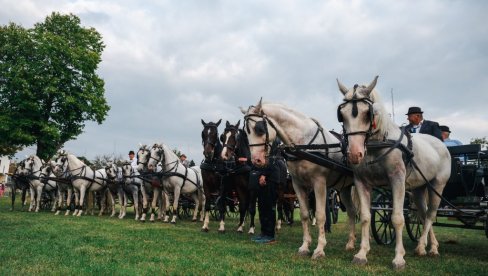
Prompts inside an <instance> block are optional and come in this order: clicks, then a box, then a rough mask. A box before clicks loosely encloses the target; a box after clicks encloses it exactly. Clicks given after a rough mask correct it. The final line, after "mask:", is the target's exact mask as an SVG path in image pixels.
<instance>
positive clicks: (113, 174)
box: [105, 161, 117, 179]
mask: <svg viewBox="0 0 488 276" xmlns="http://www.w3.org/2000/svg"><path fill="white" fill-rule="evenodd" d="M105 172H106V173H107V177H108V178H109V179H115V178H117V166H116V165H115V163H114V162H113V161H109V162H107V165H105Z"/></svg>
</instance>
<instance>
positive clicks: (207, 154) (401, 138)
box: [12, 77, 451, 269]
mask: <svg viewBox="0 0 488 276" xmlns="http://www.w3.org/2000/svg"><path fill="white" fill-rule="evenodd" d="M377 78H378V77H376V78H375V79H374V80H373V81H372V82H371V83H370V84H369V85H357V84H356V85H354V86H353V87H351V88H347V87H346V86H344V85H343V84H342V83H341V82H340V81H339V80H337V83H338V86H339V90H340V92H341V93H342V95H343V96H344V98H343V102H342V103H341V104H340V105H339V106H338V109H337V117H338V118H337V119H338V121H339V122H340V123H342V126H343V133H342V135H340V136H338V135H335V134H334V133H332V132H329V131H327V130H326V129H325V128H324V127H323V126H322V124H321V123H320V122H319V121H318V120H316V119H314V118H310V117H308V116H307V115H305V114H302V113H301V112H298V111H296V110H294V109H292V108H289V107H287V106H285V105H282V104H277V103H263V102H262V100H260V101H259V102H258V103H257V104H256V105H255V106H250V107H249V108H248V109H243V108H241V111H242V113H243V115H244V118H243V125H242V127H241V126H240V123H241V121H238V122H237V123H235V124H232V123H230V122H228V121H227V122H226V124H225V129H224V132H223V133H222V134H220V135H219V131H218V128H219V126H220V124H221V120H219V121H217V122H208V123H207V122H205V121H204V120H202V121H201V122H202V125H203V130H202V133H201V138H202V147H203V156H204V160H203V161H202V163H201V165H199V166H193V167H185V166H184V165H183V164H182V163H181V162H180V161H179V158H178V156H177V155H176V154H175V153H174V152H173V151H172V150H171V149H170V148H169V147H168V146H167V145H165V144H163V143H155V144H154V145H152V146H147V145H141V147H140V148H139V150H138V152H137V167H132V166H131V164H130V163H124V164H123V165H121V166H117V165H116V164H115V163H108V164H107V165H106V167H105V168H102V169H99V170H93V169H91V168H90V167H88V166H86V165H85V164H84V163H83V162H82V161H81V160H79V159H78V158H77V157H76V156H75V155H73V154H71V153H68V152H66V151H60V152H58V154H57V156H56V157H55V159H54V160H53V161H49V162H46V163H44V162H43V161H42V160H40V159H39V158H38V157H36V156H31V157H29V158H27V159H26V160H24V161H22V162H20V163H19V165H18V167H17V170H16V172H15V175H16V177H15V183H16V184H15V186H14V189H15V188H20V189H23V190H24V191H25V190H26V189H27V188H29V189H30V195H31V205H30V207H29V211H36V212H37V211H39V201H40V195H41V193H42V191H43V190H44V191H46V192H48V193H54V191H57V192H58V195H57V196H53V197H55V198H56V203H55V204H53V211H56V214H59V212H60V210H61V208H62V207H63V206H69V205H70V204H71V203H70V202H69V201H70V200H71V197H72V196H71V194H73V193H74V194H75V196H74V200H75V211H74V213H73V215H77V216H81V215H82V213H83V210H84V209H83V206H84V202H85V200H86V196H87V194H89V193H98V194H99V197H100V198H101V200H100V201H101V208H100V213H99V214H100V215H101V214H102V213H103V212H104V209H105V208H106V206H107V205H110V206H111V216H114V215H115V213H116V210H115V207H114V206H115V204H114V203H115V201H114V198H116V197H117V198H118V202H119V203H120V205H121V208H120V212H119V216H118V217H119V218H124V217H125V215H126V208H127V203H128V202H129V201H132V202H133V204H134V210H135V220H140V221H145V219H146V215H147V214H149V215H150V221H154V220H155V219H156V215H157V218H158V219H161V220H163V221H165V222H171V223H176V219H177V215H176V214H175V210H177V209H178V202H179V198H180V195H182V194H184V195H187V196H189V197H191V198H192V199H193V200H194V202H195V210H194V212H193V217H192V220H193V221H197V220H198V219H200V221H201V222H203V225H202V228H201V230H202V231H203V232H207V231H209V228H210V226H209V224H210V214H209V213H210V211H211V208H212V206H217V209H218V221H219V228H218V231H219V232H225V231H226V230H225V215H226V213H227V205H228V204H227V203H228V197H229V195H230V194H231V193H232V192H234V193H235V194H237V197H238V202H239V223H238V226H237V231H238V232H243V231H244V222H245V218H246V216H248V217H249V218H250V219H249V222H250V223H249V230H248V233H250V234H254V232H255V224H254V216H255V213H256V212H255V208H256V195H257V192H258V191H257V189H256V187H253V186H252V185H249V174H250V171H251V170H252V167H253V166H255V167H264V166H267V165H268V162H269V158H270V151H271V146H272V144H273V142H274V141H275V140H276V139H278V138H279V140H280V141H281V143H282V144H281V147H282V148H283V149H284V148H288V149H296V148H300V147H301V148H303V149H306V151H307V150H309V151H313V153H314V154H318V155H320V156H322V158H326V159H327V160H330V162H336V164H344V165H345V166H347V167H348V168H350V171H352V173H344V171H341V170H337V169H335V168H334V167H328V166H324V165H322V164H319V163H317V162H311V160H307V159H306V158H299V157H297V156H298V155H294V154H293V151H288V154H285V157H286V159H287V170H288V172H289V175H290V176H291V179H292V181H291V184H292V186H293V190H294V193H295V194H296V198H297V199H298V202H299V208H300V218H301V223H302V228H303V241H302V244H301V246H300V247H299V248H298V254H300V255H307V256H308V255H309V254H310V247H311V246H312V237H311V235H310V228H309V225H310V217H309V200H308V197H309V194H310V192H312V193H313V194H314V195H315V204H314V205H315V219H316V220H317V231H318V235H317V244H316V247H315V249H314V250H313V253H312V254H311V256H312V258H313V259H317V258H321V257H324V256H325V252H324V248H325V246H326V244H327V241H326V237H325V232H326V231H325V228H324V225H325V220H326V216H325V204H326V199H327V189H330V188H334V189H336V190H337V191H340V197H341V202H342V203H343V204H344V205H345V207H346V211H347V216H348V220H347V221H348V226H349V235H348V241H347V243H346V247H345V248H346V250H354V248H355V241H356V234H355V222H356V217H357V214H359V218H360V219H359V222H360V224H361V236H360V237H361V241H360V248H359V251H358V252H357V253H356V254H355V255H354V258H353V263H356V264H359V265H364V264H366V263H367V253H368V252H369V250H370V245H369V239H370V234H369V231H370V230H369V229H370V223H371V211H370V205H371V193H372V189H373V187H377V186H381V187H386V188H388V189H391V192H392V197H393V198H392V201H393V211H392V216H391V223H392V225H393V227H394V229H395V232H396V233H402V230H403V227H404V224H405V220H404V216H403V203H404V198H405V191H406V190H409V191H411V192H412V194H413V198H414V201H415V205H416V207H417V208H418V211H419V214H420V217H421V219H422V221H423V226H424V227H423V232H422V235H421V238H420V239H419V242H418V246H417V248H416V249H415V253H416V254H417V255H420V256H423V255H426V254H427V251H426V247H427V244H428V242H430V250H429V252H428V254H430V255H434V256H436V255H439V252H438V247H439V243H438V242H437V240H436V238H435V234H434V230H433V227H432V224H433V221H434V220H435V216H436V212H437V208H438V206H439V203H440V200H441V199H440V198H439V196H438V194H441V193H442V191H443V189H444V186H445V184H446V182H447V180H448V178H449V176H450V169H451V163H450V155H449V152H448V150H447V148H446V147H445V146H444V144H443V143H442V142H441V141H440V140H438V139H437V138H434V137H432V136H429V135H424V134H409V133H406V132H404V131H403V129H402V128H401V127H399V126H398V125H396V124H395V123H394V122H393V121H392V120H391V118H390V117H389V116H388V113H387V112H386V110H385V107H384V105H383V103H382V101H381V99H380V97H379V94H378V92H377V91H376V90H375V86H376V83H377ZM334 145H339V146H334ZM287 184H290V183H280V185H278V186H279V187H278V193H279V194H280V195H281V196H279V199H278V210H283V209H284V207H283V206H288V205H289V204H290V201H289V200H286V197H285V196H283V195H284V194H285V193H287V192H286V191H285V190H286V189H287V187H289V185H288V186H287ZM23 195H24V197H25V193H23ZM12 196H13V197H12V208H13V204H14V201H15V192H14V193H12ZM65 199H67V200H68V202H66V204H65V202H64V201H65ZM170 199H171V200H172V201H173V202H172V203H171V202H170ZM23 201H24V200H23ZM110 201H111V202H110ZM108 203H111V204H108ZM291 204H293V203H291ZM291 208H293V207H291ZM66 209H67V210H66V213H65V215H68V214H69V212H70V211H69V208H66ZM156 211H158V213H157V214H156ZM171 215H172V217H170V216H171ZM198 215H200V217H198ZM278 218H279V220H280V222H279V223H277V227H278V228H279V227H280V225H281V220H284V219H285V218H284V216H283V214H282V212H279V215H278ZM288 221H289V219H288ZM395 239H396V245H395V256H394V259H393V261H392V265H393V267H394V268H395V269H402V268H404V267H405V265H406V262H405V260H404V255H405V249H404V247H403V240H402V235H401V234H397V235H395Z"/></svg>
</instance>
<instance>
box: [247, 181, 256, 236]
mask: <svg viewBox="0 0 488 276" xmlns="http://www.w3.org/2000/svg"><path fill="white" fill-rule="evenodd" d="M256 200H257V195H256V190H255V189H252V188H251V189H249V205H248V209H249V215H250V220H251V221H250V222H249V231H248V232H247V233H248V234H250V235H254V232H255V230H256V225H255V224H254V217H255V216H256Z"/></svg>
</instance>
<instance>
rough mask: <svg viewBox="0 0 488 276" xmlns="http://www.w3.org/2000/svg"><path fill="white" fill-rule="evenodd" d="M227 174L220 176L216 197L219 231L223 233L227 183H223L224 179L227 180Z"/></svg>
mask: <svg viewBox="0 0 488 276" xmlns="http://www.w3.org/2000/svg"><path fill="white" fill-rule="evenodd" d="M227 178H228V176H225V177H222V179H221V183H220V194H219V198H218V206H219V219H220V224H219V230H218V231H219V233H225V211H226V209H227V189H226V187H227V185H225V181H226V180H227Z"/></svg>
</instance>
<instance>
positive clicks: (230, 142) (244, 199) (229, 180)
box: [220, 120, 257, 234]
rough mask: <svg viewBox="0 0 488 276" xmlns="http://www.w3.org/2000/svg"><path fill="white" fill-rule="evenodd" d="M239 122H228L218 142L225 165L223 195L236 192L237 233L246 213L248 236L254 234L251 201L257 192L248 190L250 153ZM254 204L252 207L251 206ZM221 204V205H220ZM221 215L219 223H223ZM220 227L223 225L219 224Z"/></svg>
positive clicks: (241, 228)
mask: <svg viewBox="0 0 488 276" xmlns="http://www.w3.org/2000/svg"><path fill="white" fill-rule="evenodd" d="M239 124H240V120H239V121H238V122H237V124H235V125H232V124H230V123H229V122H228V121H227V122H226V125H225V130H224V133H222V135H221V136H220V141H221V142H222V143H223V149H222V153H221V157H222V160H223V162H224V165H225V173H224V174H223V179H222V187H223V190H224V193H223V194H227V193H228V192H229V191H231V190H232V189H234V190H235V191H236V192H237V197H238V199H239V214H240V216H239V226H238V228H237V231H238V232H242V231H243V227H244V219H245V217H246V213H247V212H248V211H249V214H250V220H251V221H250V225H249V232H248V233H249V234H254V230H255V228H256V227H255V225H254V216H255V214H256V201H253V200H251V198H255V197H256V195H255V193H256V192H257V191H255V190H253V189H252V188H250V185H249V173H250V171H251V165H250V157H251V154H250V151H249V147H248V144H249V143H248V140H247V136H246V134H245V132H244V131H242V130H241V129H239ZM253 203H254V206H252V205H253ZM221 204H222V203H221ZM223 215H224V214H222V213H221V221H223ZM221 227H223V225H222V224H221Z"/></svg>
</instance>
